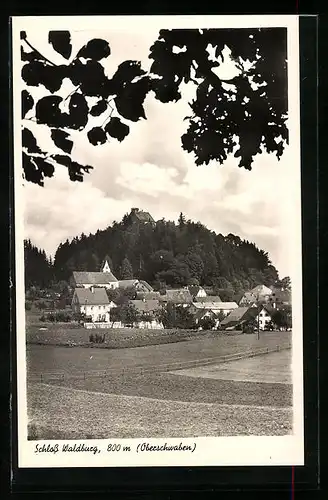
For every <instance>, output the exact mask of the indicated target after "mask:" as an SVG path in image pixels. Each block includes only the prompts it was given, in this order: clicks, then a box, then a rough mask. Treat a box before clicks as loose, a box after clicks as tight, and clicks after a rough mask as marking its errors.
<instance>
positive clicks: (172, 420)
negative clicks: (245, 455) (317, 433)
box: [28, 384, 292, 439]
mask: <svg viewBox="0 0 328 500" xmlns="http://www.w3.org/2000/svg"><path fill="white" fill-rule="evenodd" d="M159 396H160V395H159ZM28 405H29V406H28V414H29V416H30V419H29V422H30V425H29V433H30V436H31V437H32V438H33V439H88V438H98V439H105V438H135V437H140V438H141V437H148V438H149V437H157V438H159V437H166V438H168V437H188V436H222V435H224V436H229V435H230V436H238V435H250V434H251V435H266V436H269V435H284V434H290V433H291V431H292V427H291V421H292V411H291V409H281V408H280V409H279V408H278V409H277V408H258V407H247V406H245V407H243V406H225V405H220V404H217V403H211V404H210V403H207V404H206V403H205V404H202V403H194V402H193V403H184V402H176V401H174V402H172V401H163V400H158V399H148V398H140V397H128V396H115V395H110V394H99V393H93V392H84V391H75V390H71V389H68V388H58V387H55V386H46V385H42V384H33V385H31V386H30V387H29V389H28Z"/></svg>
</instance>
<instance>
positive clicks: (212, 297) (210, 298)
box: [195, 295, 222, 302]
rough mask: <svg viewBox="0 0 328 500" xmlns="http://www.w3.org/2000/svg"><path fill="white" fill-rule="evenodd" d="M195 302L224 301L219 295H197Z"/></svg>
mask: <svg viewBox="0 0 328 500" xmlns="http://www.w3.org/2000/svg"><path fill="white" fill-rule="evenodd" d="M195 302H222V300H221V298H220V297H219V295H207V297H195Z"/></svg>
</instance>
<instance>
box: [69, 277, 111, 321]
mask: <svg viewBox="0 0 328 500" xmlns="http://www.w3.org/2000/svg"><path fill="white" fill-rule="evenodd" d="M113 307H116V304H114V302H112V301H109V300H108V297H107V293H106V290H105V288H104V287H99V288H97V287H94V286H91V287H88V288H76V289H75V291H74V295H73V299H72V310H73V312H74V313H80V314H84V315H85V316H87V317H90V318H91V320H92V322H103V323H108V322H109V319H110V318H109V316H110V310H111V309H112V308H113Z"/></svg>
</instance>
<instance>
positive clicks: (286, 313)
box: [271, 307, 292, 329]
mask: <svg viewBox="0 0 328 500" xmlns="http://www.w3.org/2000/svg"><path fill="white" fill-rule="evenodd" d="M271 319H272V322H273V323H274V324H275V325H276V326H277V327H278V328H284V329H287V328H291V327H292V311H291V307H284V308H283V309H277V310H276V311H274V312H273V313H272V316H271Z"/></svg>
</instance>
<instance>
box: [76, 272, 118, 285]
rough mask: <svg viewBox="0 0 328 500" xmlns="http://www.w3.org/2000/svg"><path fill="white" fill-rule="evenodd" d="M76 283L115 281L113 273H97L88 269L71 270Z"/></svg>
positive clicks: (107, 282)
mask: <svg viewBox="0 0 328 500" xmlns="http://www.w3.org/2000/svg"><path fill="white" fill-rule="evenodd" d="M73 279H74V281H75V283H76V285H84V284H86V285H107V284H109V283H113V281H117V278H115V276H114V274H113V273H99V272H88V271H73Z"/></svg>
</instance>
